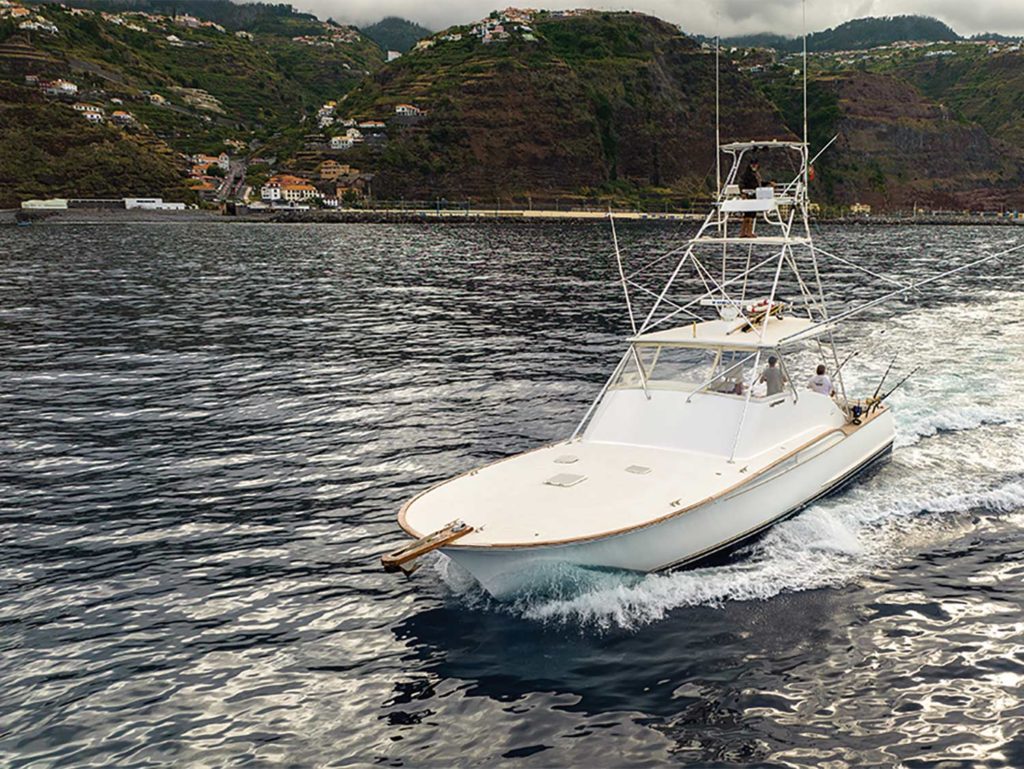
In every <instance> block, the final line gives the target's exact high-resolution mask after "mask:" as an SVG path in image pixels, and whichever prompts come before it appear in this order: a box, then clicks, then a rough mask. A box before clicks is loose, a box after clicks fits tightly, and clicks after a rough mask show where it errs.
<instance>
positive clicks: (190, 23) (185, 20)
mask: <svg viewBox="0 0 1024 769" xmlns="http://www.w3.org/2000/svg"><path fill="white" fill-rule="evenodd" d="M174 23H175V24H177V25H178V26H179V27H188V28H189V29H198V28H199V27H200V26H201V25H202V22H201V21H200V20H199V19H197V18H196V17H195V16H191V15H189V14H187V13H182V14H180V15H178V16H175V17H174Z"/></svg>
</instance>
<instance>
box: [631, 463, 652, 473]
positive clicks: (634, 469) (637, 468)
mask: <svg viewBox="0 0 1024 769" xmlns="http://www.w3.org/2000/svg"><path fill="white" fill-rule="evenodd" d="M626 472H627V473H633V475H647V473H649V472H651V468H649V467H646V466H644V465H630V466H629V467H627V468H626Z"/></svg>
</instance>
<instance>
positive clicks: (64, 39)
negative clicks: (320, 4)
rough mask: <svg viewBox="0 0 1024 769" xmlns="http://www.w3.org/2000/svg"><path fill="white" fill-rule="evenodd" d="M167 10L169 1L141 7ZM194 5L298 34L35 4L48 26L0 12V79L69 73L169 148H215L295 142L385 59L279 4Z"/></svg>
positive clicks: (342, 31)
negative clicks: (326, 105)
mask: <svg viewBox="0 0 1024 769" xmlns="http://www.w3.org/2000/svg"><path fill="white" fill-rule="evenodd" d="M164 5H166V6H170V5H171V4H170V3H160V0H149V2H148V3H147V7H151V6H152V7H162V6H164ZM174 5H175V7H176V8H179V9H180V8H181V6H184V5H187V3H183V2H177V1H176V2H175V3H174ZM201 5H202V6H203V7H204V11H205V12H207V13H209V14H210V15H213V16H216V15H217V14H216V10H217V9H219V8H226V9H229V10H232V13H234V10H233V9H236V8H237V9H238V12H237V13H235V15H234V16H233V17H232V18H233V19H234V20H235V22H236V23H242V22H243V21H244V20H246V19H249V20H251V21H253V22H254V24H255V25H256V27H257V28H265V29H276V30H278V31H286V32H289V33H290V32H297V31H304V32H305V33H306V34H303V35H296V36H295V37H287V36H285V35H283V34H277V33H271V32H250V31H241V30H240V31H237V32H235V33H232V32H230V31H228V30H227V29H226V28H225V27H224V26H221V25H219V23H217V22H212V21H204V20H202V19H199V18H198V17H193V16H188V15H182V14H180V13H179V15H178V16H177V17H173V18H172V17H170V16H162V15H156V14H154V13H152V12H150V11H132V12H125V13H119V14H110V13H105V12H99V11H95V12H94V11H91V10H82V9H77V8H68V7H65V6H57V5H40V6H35V10H34V13H36V14H38V16H36V17H35V18H36V19H37V20H41V23H44V24H45V25H48V26H50V27H52V28H51V29H40V30H24V29H21V28H19V27H18V26H16V25H15V24H13V23H12V22H11V20H10V19H0V79H6V80H7V82H9V83H12V84H19V83H21V82H23V80H24V78H25V77H26V76H35V77H38V78H46V79H52V78H65V79H68V80H71V81H72V82H74V83H76V84H77V85H78V86H79V87H80V90H81V93H82V94H83V95H84V96H87V97H88V99H89V100H90V101H91V102H94V103H96V104H98V105H100V106H102V107H104V108H105V109H106V110H107V111H108V112H109V111H111V110H112V109H113V108H115V107H114V104H115V103H123V104H125V105H126V107H127V109H128V110H130V111H131V112H132V114H133V115H134V116H135V117H136V118H137V119H138V120H139V121H140V122H141V123H142V124H144V125H146V126H147V127H148V128H149V129H151V131H152V132H153V133H154V134H155V135H156V136H157V137H158V138H160V139H162V140H164V141H165V142H166V143H167V144H169V145H170V146H171V147H173V148H174V149H176V150H179V151H182V152H187V153H195V152H212V153H214V154H216V153H217V152H219V151H221V150H223V149H224V148H225V147H226V146H227V145H226V144H225V142H228V141H230V142H235V143H236V146H246V145H250V146H254V147H255V146H258V145H260V144H265V143H267V142H275V141H276V142H281V141H285V143H286V146H287V142H288V141H291V142H293V143H294V142H295V141H297V138H296V137H301V135H302V133H303V131H304V130H307V129H306V126H305V125H304V122H306V121H308V120H310V119H312V118H313V116H314V114H315V112H316V110H317V109H318V107H319V106H320V105H321V104H322V103H323V102H324V101H325V100H328V99H335V98H337V97H339V96H341V95H342V94H344V93H345V92H346V91H347V90H348V89H350V88H352V87H354V86H355V85H356V84H357V83H359V82H360V81H361V80H362V78H363V77H365V75H366V74H367V73H368V72H370V71H373V70H375V69H377V68H378V67H379V66H380V65H381V64H382V63H383V53H382V52H381V50H380V48H379V47H378V46H377V45H376V44H375V43H373V42H372V41H370V40H369V39H367V38H365V37H363V36H362V35H361V34H359V32H358V30H356V29H355V28H353V27H346V26H342V25H337V24H334V23H333V22H321V21H318V20H316V18H315V17H311V16H308V15H305V14H294V13H292V12H291V11H290V10H289V9H288V7H287V6H257V7H256V9H255V12H254V11H252V9H249V8H247V7H240V8H239V7H236V6H234V5H233V4H232V3H226V2H221V1H220V0H209V2H206V0H204V2H203V3H201ZM282 9H283V10H282ZM33 23H35V22H33ZM282 25H283V26H282ZM8 93H11V92H10V91H8ZM14 93H18V92H14ZM153 94H156V95H158V97H159V99H160V101H159V102H158V103H154V101H153V100H154V99H156V98H158V97H156V96H151V95H153ZM76 129H77V126H76ZM282 137H283V139H282ZM288 137H292V138H291V139H289V138H288Z"/></svg>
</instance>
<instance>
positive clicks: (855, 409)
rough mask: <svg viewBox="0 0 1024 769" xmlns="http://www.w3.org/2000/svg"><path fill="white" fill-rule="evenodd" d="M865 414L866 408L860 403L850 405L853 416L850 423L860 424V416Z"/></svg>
mask: <svg viewBox="0 0 1024 769" xmlns="http://www.w3.org/2000/svg"><path fill="white" fill-rule="evenodd" d="M863 414H864V409H863V408H862V407H861V405H860V404H859V403H854V404H853V405H852V406H851V407H850V415H851V417H852V419H851V420H850V424H853V425H859V424H860V418H861V416H862V415H863Z"/></svg>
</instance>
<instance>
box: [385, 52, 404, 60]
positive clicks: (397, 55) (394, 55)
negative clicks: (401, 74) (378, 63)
mask: <svg viewBox="0 0 1024 769" xmlns="http://www.w3.org/2000/svg"><path fill="white" fill-rule="evenodd" d="M401 58H402V54H401V53H399V52H398V51H388V61H389V62H391V61H395V59H401Z"/></svg>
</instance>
